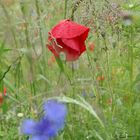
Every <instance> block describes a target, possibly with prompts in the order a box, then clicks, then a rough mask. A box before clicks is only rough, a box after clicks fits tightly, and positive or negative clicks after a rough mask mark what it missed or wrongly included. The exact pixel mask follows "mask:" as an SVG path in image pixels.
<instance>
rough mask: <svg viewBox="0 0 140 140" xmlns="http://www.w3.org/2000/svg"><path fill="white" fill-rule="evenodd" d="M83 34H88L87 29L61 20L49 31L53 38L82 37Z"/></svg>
mask: <svg viewBox="0 0 140 140" xmlns="http://www.w3.org/2000/svg"><path fill="white" fill-rule="evenodd" d="M85 32H87V33H88V32H89V28H87V27H85V26H83V25H80V24H77V23H75V22H73V21H70V20H63V21H61V22H60V23H58V24H57V25H56V26H54V28H53V29H52V30H51V33H52V35H53V37H55V38H67V39H68V38H75V37H77V36H80V35H82V34H83V33H85Z"/></svg>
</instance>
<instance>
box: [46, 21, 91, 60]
mask: <svg viewBox="0 0 140 140" xmlns="http://www.w3.org/2000/svg"><path fill="white" fill-rule="evenodd" d="M88 32H89V28H87V27H85V26H83V25H80V24H77V23H75V22H73V21H70V20H63V21H61V22H60V23H58V24H57V25H56V26H54V27H53V28H52V30H51V31H50V32H49V37H48V41H49V45H47V47H48V49H49V50H50V51H51V52H52V53H53V54H54V55H55V56H56V57H59V54H60V53H61V52H64V53H65V55H66V61H74V60H77V59H78V58H79V57H80V55H81V54H82V53H83V52H84V51H85V50H86V46H85V40H86V38H87V36H88Z"/></svg>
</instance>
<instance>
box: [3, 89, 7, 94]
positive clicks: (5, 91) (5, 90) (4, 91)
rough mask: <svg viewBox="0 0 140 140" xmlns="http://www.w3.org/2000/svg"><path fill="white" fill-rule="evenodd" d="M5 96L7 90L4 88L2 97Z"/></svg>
mask: <svg viewBox="0 0 140 140" xmlns="http://www.w3.org/2000/svg"><path fill="white" fill-rule="evenodd" d="M6 94H7V89H6V87H4V89H3V95H4V96H6Z"/></svg>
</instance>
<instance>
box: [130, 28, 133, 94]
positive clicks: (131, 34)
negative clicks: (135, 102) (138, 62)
mask: <svg viewBox="0 0 140 140" xmlns="http://www.w3.org/2000/svg"><path fill="white" fill-rule="evenodd" d="M129 51H130V92H131V93H132V84H133V28H132V27H131V31H130V50H129Z"/></svg>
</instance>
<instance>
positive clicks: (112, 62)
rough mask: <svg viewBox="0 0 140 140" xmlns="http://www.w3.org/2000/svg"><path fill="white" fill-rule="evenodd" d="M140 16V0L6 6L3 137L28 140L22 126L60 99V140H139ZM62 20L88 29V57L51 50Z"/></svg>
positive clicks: (9, 1) (0, 73) (0, 5)
mask: <svg viewBox="0 0 140 140" xmlns="http://www.w3.org/2000/svg"><path fill="white" fill-rule="evenodd" d="M139 11H140V4H139V0H134V1H132V0H128V1H127V2H126V1H125V0H110V1H109V0H99V1H93V0H75V1H70V0H63V1H60V0H24V1H18V0H1V1H0V15H1V20H0V25H1V26H0V94H1V93H2V94H3V89H4V87H6V88H7V95H6V97H4V100H3V103H2V104H0V139H1V140H17V139H19V140H25V139H26V137H25V136H23V135H21V134H20V130H19V127H20V123H21V122H22V120H23V119H24V118H30V117H32V118H35V119H36V118H38V117H39V114H40V113H41V110H40V106H41V105H42V102H43V100H47V99H49V98H54V97H55V98H57V99H58V100H61V101H63V102H65V103H67V105H68V110H69V112H68V116H67V122H66V126H65V128H64V130H63V131H62V132H60V134H59V135H58V137H56V140H79V139H80V140H86V139H87V140H121V139H122V140H125V139H129V140H139V139H140V134H139V132H140V110H139V106H140V43H139V40H140V12H139ZM64 17H66V18H71V19H73V20H74V21H76V22H78V23H81V24H84V25H86V26H88V27H90V34H89V38H88V39H87V42H86V46H87V52H85V53H84V54H82V56H81V57H80V59H79V60H77V61H76V62H73V63H70V62H64V61H63V60H61V59H58V58H53V57H52V54H51V53H50V52H49V51H48V49H47V48H46V44H47V38H48V31H49V30H50V29H51V28H52V27H53V26H54V25H55V24H56V23H58V22H59V21H60V20H62V19H63V18H64ZM91 44H92V45H93V44H94V46H95V48H94V51H92V49H90V47H93V46H92V45H91ZM82 96H83V97H82ZM18 113H22V114H23V117H19V116H18Z"/></svg>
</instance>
